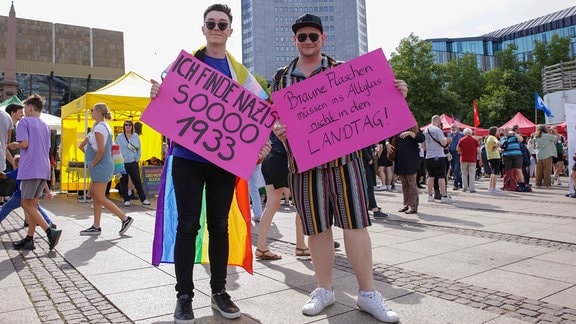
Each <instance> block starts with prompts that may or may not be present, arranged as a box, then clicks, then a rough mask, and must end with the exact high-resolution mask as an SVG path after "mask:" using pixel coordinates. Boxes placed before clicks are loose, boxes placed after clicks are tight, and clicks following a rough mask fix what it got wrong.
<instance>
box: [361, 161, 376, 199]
mask: <svg viewBox="0 0 576 324" xmlns="http://www.w3.org/2000/svg"><path fill="white" fill-rule="evenodd" d="M372 161H374V160H372ZM364 170H365V172H366V189H367V191H368V209H369V210H372V209H373V208H378V204H377V203H376V196H375V195H374V182H373V181H372V180H373V179H374V165H373V164H368V163H367V162H364Z"/></svg>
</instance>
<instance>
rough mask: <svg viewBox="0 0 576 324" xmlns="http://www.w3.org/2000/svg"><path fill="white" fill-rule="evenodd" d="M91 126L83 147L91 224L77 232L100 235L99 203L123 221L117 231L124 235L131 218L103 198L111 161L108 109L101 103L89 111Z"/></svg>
mask: <svg viewBox="0 0 576 324" xmlns="http://www.w3.org/2000/svg"><path fill="white" fill-rule="evenodd" d="M91 112H92V119H94V126H93V127H92V132H91V133H90V136H89V137H88V144H87V145H86V147H85V159H86V165H87V167H88V169H89V170H90V177H91V178H92V199H93V200H94V224H93V225H92V226H90V227H89V228H88V229H85V230H83V231H80V235H100V233H102V229H101V228H100V218H101V217H102V206H104V207H106V208H108V210H109V211H111V212H112V213H113V214H114V215H116V216H118V218H120V220H121V221H122V226H121V227H120V232H119V233H120V234H124V233H125V232H126V231H127V230H128V228H130V225H132V222H134V219H133V218H132V217H129V216H126V215H125V214H124V213H123V212H122V211H121V210H120V208H118V206H116V205H115V204H114V203H112V202H111V201H110V200H109V199H108V198H107V197H106V185H107V184H108V182H109V181H110V180H112V175H113V173H114V161H113V160H112V129H111V128H110V126H109V125H108V123H106V121H105V120H106V119H110V118H111V114H110V109H108V106H107V105H106V104H104V103H97V104H95V105H94V108H92V110H91Z"/></svg>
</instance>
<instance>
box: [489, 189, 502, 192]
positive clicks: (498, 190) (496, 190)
mask: <svg viewBox="0 0 576 324" xmlns="http://www.w3.org/2000/svg"><path fill="white" fill-rule="evenodd" d="M490 191H491V192H502V189H500V188H492V189H490Z"/></svg>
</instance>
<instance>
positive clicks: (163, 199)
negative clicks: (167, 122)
mask: <svg viewBox="0 0 576 324" xmlns="http://www.w3.org/2000/svg"><path fill="white" fill-rule="evenodd" d="M201 50H204V47H201V48H200V49H199V51H201ZM227 58H228V64H229V66H230V71H231V72H232V78H233V79H234V80H236V81H237V82H238V83H240V84H242V85H243V86H244V87H245V88H246V89H248V90H250V91H251V92H253V93H254V94H256V95H258V96H259V97H260V98H262V99H266V98H267V97H268V95H267V94H266V91H264V89H262V87H261V86H260V84H259V83H258V81H257V80H256V78H254V76H253V75H252V74H250V72H249V71H248V70H247V69H246V68H245V67H244V66H243V65H242V64H241V63H239V62H238V61H236V59H234V57H232V55H230V54H229V53H227ZM171 175H172V155H171V154H170V152H169V153H168V157H167V158H166V162H165V164H164V168H163V170H162V175H161V177H160V189H159V193H158V203H157V205H156V225H155V228H154V240H153V246H152V264H153V265H155V266H157V265H159V264H160V263H174V244H175V241H176V228H177V226H178V215H177V210H178V209H177V208H176V197H175V195H174V186H173V183H172V177H171ZM204 195H205V193H204ZM249 197H250V196H249V193H248V182H247V181H246V180H243V179H241V178H239V177H237V178H236V187H235V191H234V197H233V200H232V204H231V206H230V212H229V215H228V235H229V242H230V251H229V253H228V265H233V266H240V267H242V268H244V270H246V271H247V272H248V273H250V274H252V273H253V267H252V260H253V258H252V234H251V230H250V229H251V221H250V198H249ZM204 200H205V196H204ZM204 206H205V204H203V208H202V213H201V216H200V217H201V218H200V224H201V228H200V230H199V231H198V237H197V238H196V253H195V255H194V261H195V262H196V263H202V264H207V263H208V262H209V260H208V241H209V240H208V226H207V225H206V210H205V207H204Z"/></svg>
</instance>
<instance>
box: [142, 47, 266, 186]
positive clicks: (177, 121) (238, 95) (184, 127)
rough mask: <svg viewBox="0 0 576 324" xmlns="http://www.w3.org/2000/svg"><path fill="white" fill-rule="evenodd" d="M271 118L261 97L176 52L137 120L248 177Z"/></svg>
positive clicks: (188, 56)
mask: <svg viewBox="0 0 576 324" xmlns="http://www.w3.org/2000/svg"><path fill="white" fill-rule="evenodd" d="M276 118H277V114H276V111H275V109H273V108H272V106H271V105H270V104H269V103H268V102H267V101H266V100H263V99H260V98H259V97H258V96H257V95H256V94H254V93H252V92H251V91H249V90H247V89H245V88H244V87H242V85H240V84H239V83H237V82H236V81H234V80H232V79H230V78H228V77H227V76H225V75H224V74H222V73H220V72H218V71H217V70H215V69H213V68H212V67H209V66H208V65H206V64H204V63H203V62H201V61H200V60H198V59H196V58H195V57H194V56H192V55H191V54H189V53H187V52H185V51H182V52H180V54H179V55H178V58H177V59H176V61H174V63H173V64H172V66H171V67H170V69H169V71H168V74H167V75H166V77H165V78H164V81H163V82H162V85H161V86H160V92H159V93H158V96H156V98H154V99H153V100H151V101H150V104H149V105H148V107H146V110H145V111H144V112H143V113H142V116H141V118H140V119H141V120H142V121H143V122H145V123H146V124H147V125H149V126H150V127H152V128H153V129H155V130H156V131H158V132H159V133H161V134H162V135H164V136H166V137H168V138H170V139H171V140H173V141H175V142H176V143H178V144H180V145H182V146H184V147H186V148H188V149H189V150H191V151H193V152H195V153H196V154H198V155H200V156H202V157H204V158H205V159H207V160H208V161H210V162H212V163H214V164H216V165H218V166H220V167H221V168H223V169H225V170H227V171H228V172H230V173H233V174H235V175H237V176H239V177H242V178H244V179H249V178H250V175H251V174H252V170H253V169H254V166H255V165H256V163H257V160H258V153H259V152H260V149H261V148H262V146H264V144H265V143H266V141H267V140H268V138H269V136H270V132H271V127H272V126H273V125H274V121H275V120H276Z"/></svg>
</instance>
